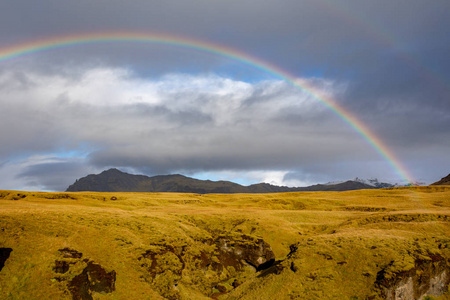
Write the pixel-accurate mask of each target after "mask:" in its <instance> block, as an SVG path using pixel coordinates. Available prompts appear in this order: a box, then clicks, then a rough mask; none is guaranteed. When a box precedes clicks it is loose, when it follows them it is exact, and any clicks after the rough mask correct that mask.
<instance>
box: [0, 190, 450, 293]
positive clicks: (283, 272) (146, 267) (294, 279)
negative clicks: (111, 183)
mask: <svg viewBox="0 0 450 300" xmlns="http://www.w3.org/2000/svg"><path fill="white" fill-rule="evenodd" d="M261 240H263V241H264V243H266V244H268V245H270V246H271V249H272V251H273V254H274V255H275V260H276V261H275V264H274V266H272V267H271V268H269V269H265V270H261V271H256V269H255V268H254V266H252V265H251V264H249V263H248V261H247V262H244V261H241V262H233V261H232V259H237V256H236V255H238V254H239V253H240V251H242V249H254V248H255V247H256V248H257V247H263V245H265V244H263V242H262V241H261ZM233 247H234V248H233ZM252 247H253V248H252ZM0 248H1V249H12V251H10V253H9V250H8V251H7V252H8V253H9V256H8V257H7V258H5V259H4V267H3V268H2V269H1V271H0V299H75V298H77V297H79V298H78V299H89V297H91V299H164V298H168V299H211V298H218V299H382V297H383V296H382V294H381V293H380V286H379V285H380V283H382V282H385V283H386V281H389V280H393V281H394V280H395V278H396V276H398V275H399V274H407V272H410V271H411V270H414V269H417V262H418V261H420V262H424V263H426V262H430V264H431V263H436V262H437V261H439V263H440V264H441V265H440V266H441V267H442V264H446V266H447V268H448V266H449V260H450V186H429V187H407V188H392V189H381V190H360V191H348V192H296V193H280V194H207V195H199V194H178V193H90V192H76V193H68V192H65V193H45V192H18V191H0ZM64 249H66V250H65V251H69V250H71V251H72V250H73V251H76V253H80V254H82V256H81V257H77V255H73V257H72V256H71V254H70V253H69V254H67V253H66V252H64ZM67 249H69V250H67ZM233 249H234V250H233ZM236 249H237V250H236ZM5 251H6V250H5ZM230 251H234V252H230ZM252 251H253V250H252ZM65 253H66V254H67V255H66V254H65ZM74 253H75V252H74ZM93 264H94V265H95V266H97V265H99V266H101V268H103V269H104V272H106V273H107V274H110V276H113V275H111V274H114V276H115V282H114V289H113V291H110V290H101V289H99V288H98V284H99V283H98V281H99V280H100V279H95V278H94V275H93V274H94V271H92V272H91V273H89V271H88V270H90V269H89V268H88V266H91V267H92V266H93ZM112 271H114V272H112ZM83 272H84V273H83ZM102 272H103V271H102ZM417 272H418V271H417ZM106 273H105V274H106ZM80 274H82V275H80ZM83 274H87V275H83ZM102 274H103V273H102ZM77 276H78V277H77ZM82 276H85V277H86V278H88V279H89V280H90V286H85V287H77V288H75V287H73V285H74V284H75V283H74V282H76V281H77V280H74V278H78V279H79V278H81V277H82ZM381 277H382V278H381ZM71 284H72V286H71ZM96 284H97V287H96ZM83 288H86V289H87V290H86V291H87V292H86V295H87V296H86V295H85V296H77V295H76V292H74V290H76V291H78V292H79V293H80V294H82V293H83V291H84V290H83ZM77 289H78V290H77ZM78 292H77V293H78ZM74 293H75V294H74ZM83 297H84V298H83ZM436 299H438V298H437V297H436ZM440 299H449V297H448V296H446V295H444V296H441V297H440Z"/></svg>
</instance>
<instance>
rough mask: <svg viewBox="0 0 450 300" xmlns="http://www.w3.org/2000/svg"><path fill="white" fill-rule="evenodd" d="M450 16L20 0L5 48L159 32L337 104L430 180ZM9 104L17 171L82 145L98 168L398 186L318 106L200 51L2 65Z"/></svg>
mask: <svg viewBox="0 0 450 300" xmlns="http://www.w3.org/2000/svg"><path fill="white" fill-rule="evenodd" d="M449 13H450V6H449V5H448V1H447V0H436V1H433V3H431V4H430V3H427V4H426V5H425V4H424V2H423V1H419V0H411V1H408V3H407V5H405V4H404V3H403V2H398V1H397V2H395V1H394V2H393V1H387V0H382V1H372V2H367V1H350V0H336V1H329V0H319V1H297V0H295V1H294V0H288V1H285V2H283V5H280V4H279V1H274V0H268V1H264V3H263V4H261V2H260V1H256V0H244V1H239V2H230V1H209V2H208V1H207V2H205V1H200V2H199V1H191V0H186V1H176V2H170V1H143V0H135V1H129V2H127V3H126V4H124V2H123V1H116V0H114V1H108V4H107V5H105V3H104V1H95V2H92V1H77V2H73V3H72V2H61V1H59V2H58V1H56V2H55V1H52V0H43V1H40V2H39V4H30V2H29V1H9V2H8V3H5V4H3V6H2V10H0V38H1V40H2V45H3V46H2V47H9V46H13V45H18V44H21V43H24V42H29V41H32V40H41V39H43V38H48V37H53V36H68V35H73V34H78V33H87V32H115V31H123V32H127V31H133V32H144V33H151V32H160V33H163V34H164V33H168V34H171V35H175V36H181V37H190V38H192V39H193V40H196V39H199V40H203V41H206V42H210V43H217V44H219V45H223V46H226V47H229V48H231V49H236V50H238V51H241V52H243V53H246V54H248V55H250V56H252V57H254V58H255V59H257V60H261V61H266V62H268V63H270V64H272V65H274V66H276V67H277V68H278V69H281V70H284V71H285V72H287V73H290V74H292V76H294V77H298V78H302V79H304V80H308V81H309V82H311V83H313V84H315V85H316V86H317V87H318V88H319V89H320V90H321V91H325V92H327V93H328V94H330V95H331V96H333V97H334V98H336V100H337V101H338V103H339V104H340V105H341V106H342V107H343V108H344V109H346V110H348V111H349V112H351V113H352V114H353V115H355V116H357V117H358V118H359V119H360V121H361V122H362V123H364V124H365V125H366V126H367V127H368V128H370V129H371V130H372V131H373V133H374V134H375V136H377V137H379V138H380V139H381V140H382V141H383V142H384V143H385V144H386V145H388V146H389V148H390V149H391V150H392V151H393V153H394V154H395V155H396V156H397V157H398V158H399V159H400V160H401V161H402V162H404V164H405V165H406V166H407V168H408V169H410V170H411V173H413V174H417V177H419V178H418V179H422V178H424V179H425V180H424V181H426V182H432V181H434V180H435V179H436V180H437V179H439V178H441V177H442V176H444V175H446V173H448V169H449V168H450V165H449V164H448V163H446V162H447V161H448V160H447V159H446V156H445V153H448V151H449V149H450V145H449V144H448V142H447V141H448V140H450V133H449V131H448V129H447V128H449V127H450V118H449V116H450V102H449V101H448V94H449V91H450V60H448V44H449V42H450V40H449V35H448V28H449V26H450V19H449V18H448V17H447V16H448V14H449ZM0 104H1V105H2V106H1V107H2V109H1V110H0V125H1V126H2V127H1V128H2V134H1V135H0V142H1V143H2V147H1V148H0V161H4V162H6V163H11V162H17V161H20V160H21V159H23V158H24V157H32V156H34V155H48V154H49V153H51V154H52V155H53V154H55V153H64V152H66V151H74V149H75V151H77V149H80V148H82V149H83V153H84V154H83V155H84V156H83V157H84V159H85V160H86V164H88V165H89V166H91V167H92V168H95V169H97V168H102V167H105V166H111V165H114V166H123V167H129V168H136V171H139V170H141V171H143V172H144V171H145V172H147V173H155V172H172V171H177V172H178V171H186V172H193V173H192V174H194V173H195V172H197V173H198V174H200V172H206V171H207V170H211V171H212V170H214V172H219V171H224V172H225V171H226V172H234V171H238V172H253V171H256V172H287V173H285V176H284V182H287V180H291V179H289V178H291V177H292V178H293V179H292V180H300V181H302V182H306V181H308V180H309V181H315V180H317V181H324V180H328V178H329V177H332V178H330V180H332V181H334V180H340V179H348V178H352V177H356V176H359V177H364V174H366V175H367V176H372V175H375V176H385V175H386V176H387V177H395V174H394V173H395V172H393V171H392V168H391V167H390V166H389V165H388V164H387V163H386V162H385V161H383V159H382V158H380V156H379V155H378V154H376V153H375V152H374V150H373V149H372V148H371V147H370V146H368V145H367V143H366V142H364V140H363V139H362V138H361V136H359V135H358V134H356V133H355V132H354V131H352V130H351V129H350V128H349V127H348V126H347V125H345V124H343V122H342V121H341V120H340V119H339V118H338V117H337V116H336V115H334V114H333V113H331V112H330V111H328V110H327V109H325V107H324V106H323V105H321V104H320V103H318V101H315V100H314V99H311V97H309V96H308V95H307V94H305V93H302V92H301V91H299V90H297V89H295V88H293V87H292V86H290V85H289V84H286V83H285V82H283V81H281V80H277V79H274V77H273V76H272V74H269V73H265V72H262V71H261V70H259V69H257V68H253V67H252V66H251V65H246V64H244V63H242V61H239V60H233V59H230V58H226V57H224V56H221V55H216V54H212V53H206V52H203V51H200V50H198V49H197V50H196V49H187V48H183V47H179V46H174V45H172V46H169V45H155V44H145V43H137V42H117V43H113V42H111V43H97V44H95V43H94V44H89V45H73V46H71V47H62V48H58V49H53V50H51V51H43V52H39V53H35V54H30V55H27V56H22V57H20V58H18V59H15V60H8V61H3V62H2V63H1V64H0ZM86 149H88V151H85V150H86ZM58 155H59V154H58ZM61 155H63V154H61ZM386 170H387V171H386ZM386 172H388V173H386ZM361 173H364V174H361ZM230 174H231V173H230ZM267 174H269V173H267ZM273 174H282V173H273ZM324 174H326V175H324ZM377 174H378V175H377ZM245 176H247V175H245ZM245 176H244V177H245ZM277 176H278V175H277ZM247 177H248V176H247ZM263 177H264V176H263ZM263 177H260V178H263ZM279 177H280V176H278V177H277V178H279ZM338 177H339V178H338ZM343 177H345V178H343ZM314 178H315V179H314Z"/></svg>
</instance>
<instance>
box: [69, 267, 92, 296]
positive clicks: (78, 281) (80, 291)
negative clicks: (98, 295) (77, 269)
mask: <svg viewBox="0 0 450 300" xmlns="http://www.w3.org/2000/svg"><path fill="white" fill-rule="evenodd" d="M85 270H86V269H85ZM85 270H83V272H82V273H81V274H79V275H77V276H75V277H74V278H73V279H72V280H71V281H70V282H69V284H68V288H69V291H70V292H71V293H72V299H73V300H93V298H92V293H91V292H90V290H89V287H90V282H89V276H88V274H87V272H86V271H85Z"/></svg>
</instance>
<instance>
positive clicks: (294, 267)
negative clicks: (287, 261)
mask: <svg viewBox="0 0 450 300" xmlns="http://www.w3.org/2000/svg"><path fill="white" fill-rule="evenodd" d="M291 270H292V272H294V273H295V272H297V271H298V267H297V265H296V264H295V263H294V262H291Z"/></svg>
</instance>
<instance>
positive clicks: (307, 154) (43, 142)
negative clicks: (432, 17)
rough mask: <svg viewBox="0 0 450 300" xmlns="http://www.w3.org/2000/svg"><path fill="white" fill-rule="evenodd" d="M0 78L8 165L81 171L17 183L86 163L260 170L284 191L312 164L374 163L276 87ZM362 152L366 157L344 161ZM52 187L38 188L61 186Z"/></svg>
mask: <svg viewBox="0 0 450 300" xmlns="http://www.w3.org/2000/svg"><path fill="white" fill-rule="evenodd" d="M0 79H1V80H0V86H1V87H2V88H1V90H0V93H1V94H2V95H6V96H4V97H3V98H2V106H3V107H4V110H2V118H1V120H0V125H1V126H2V127H3V128H9V129H8V130H5V134H3V135H2V136H1V138H0V139H1V140H0V142H1V143H2V144H4V145H6V146H5V147H2V150H1V151H2V152H1V155H2V157H4V159H8V158H9V159H10V160H14V157H16V156H24V155H25V156H26V155H28V153H42V155H47V153H60V154H61V155H63V156H64V153H66V152H70V151H77V150H79V149H81V148H83V149H84V151H85V157H86V161H83V163H80V162H79V161H70V162H68V161H66V160H64V161H61V162H54V161H50V162H39V163H36V166H34V167H33V166H27V167H26V168H25V169H24V170H23V171H21V173H20V174H19V177H22V178H31V177H33V176H35V177H37V174H39V173H45V172H43V171H42V170H44V169H46V170H47V173H48V174H50V173H55V174H57V173H58V172H59V171H58V170H62V169H64V170H66V171H67V169H68V168H69V167H73V168H74V170H79V169H80V168H81V169H86V165H84V164H89V165H90V166H91V168H93V169H102V168H106V167H108V166H117V167H129V168H133V169H134V170H141V171H145V172H147V173H151V174H164V173H171V172H177V171H183V170H184V171H187V172H204V171H220V170H229V171H230V170H235V171H242V172H249V171H252V172H253V171H254V170H259V171H261V172H262V171H264V172H266V174H269V173H267V172H272V173H270V174H271V175H270V176H269V177H273V178H275V179H273V180H272V181H274V182H275V181H276V182H278V183H281V179H280V178H282V177H283V176H284V174H285V173H286V170H288V169H292V168H302V167H304V166H307V165H309V164H311V162H316V161H317V160H318V159H320V160H321V161H323V162H329V163H332V162H333V161H336V160H346V159H350V157H351V158H352V159H356V160H358V161H364V160H365V159H368V158H373V157H374V152H373V151H370V149H369V148H368V146H367V145H365V143H364V142H363V141H361V138H360V137H358V136H355V134H354V133H353V132H352V130H351V129H350V128H348V127H346V126H345V125H344V124H343V122H342V121H341V120H340V119H339V118H337V117H336V116H335V115H333V114H332V113H331V112H330V111H328V110H327V109H326V108H325V107H324V106H323V105H322V104H320V103H319V102H318V101H317V100H315V99H313V98H311V96H310V95H308V94H306V93H303V92H302V91H300V90H298V89H296V88H294V87H293V86H291V85H289V84H287V83H285V82H282V81H279V80H265V81H260V82H255V83H247V82H242V81H237V80H233V79H230V78H226V77H221V76H219V75H215V74H198V75H192V74H191V75H189V74H168V75H165V76H162V77H161V78H158V79H145V78H141V77H137V76H135V74H133V72H131V71H130V70H127V69H117V68H113V69H105V68H97V69H89V70H86V71H85V73H84V74H82V75H81V76H76V77H71V76H69V77H64V76H61V75H48V74H39V73H33V72H23V73H21V75H20V76H17V74H14V73H13V72H11V73H8V72H3V74H2V77H1V78H0ZM315 81H316V85H317V86H322V87H323V89H324V91H325V90H326V91H327V92H328V93H332V92H333V88H334V86H335V90H336V93H339V92H342V87H341V85H339V84H336V85H333V83H332V82H330V81H324V80H319V81H318V80H315ZM11 123H14V126H9V124H11ZM343 127H345V129H342V128H343ZM343 140H345V141H346V142H345V144H344V143H342V141H343ZM359 148H360V149H363V151H361V152H359V153H357V154H355V153H351V152H350V149H359ZM375 156H376V155H375ZM75 164H79V165H80V166H79V167H75ZM273 174H277V175H276V176H275V175H273ZM282 175H283V176H282ZM263 177H264V176H263ZM263 177H260V178H262V179H264V178H263ZM50 179H51V180H50ZM50 179H49V180H47V181H46V182H41V184H44V185H45V186H47V187H49V188H51V187H53V188H54V187H57V186H61V181H56V182H55V183H54V184H53V185H52V184H51V183H50V182H51V181H52V180H53V179H55V178H54V177H53V176H51V177H50ZM267 180H269V179H267ZM269 181H270V180H269Z"/></svg>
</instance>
